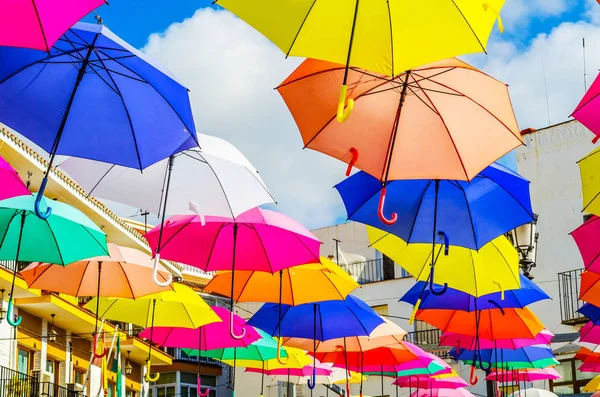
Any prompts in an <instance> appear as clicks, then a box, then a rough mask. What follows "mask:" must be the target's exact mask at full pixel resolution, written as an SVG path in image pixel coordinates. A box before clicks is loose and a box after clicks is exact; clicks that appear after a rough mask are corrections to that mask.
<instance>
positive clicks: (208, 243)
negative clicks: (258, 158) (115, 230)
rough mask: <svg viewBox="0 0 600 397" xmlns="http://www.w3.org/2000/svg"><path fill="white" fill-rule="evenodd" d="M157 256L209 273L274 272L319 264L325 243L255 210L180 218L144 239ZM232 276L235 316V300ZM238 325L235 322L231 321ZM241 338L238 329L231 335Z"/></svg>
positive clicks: (282, 217)
mask: <svg viewBox="0 0 600 397" xmlns="http://www.w3.org/2000/svg"><path fill="white" fill-rule="evenodd" d="M145 238H146V240H147V241H148V243H149V244H150V247H151V248H152V253H153V254H154V255H155V266H158V260H159V258H160V257H162V258H163V259H169V260H172V261H175V262H179V263H184V264H186V265H190V266H194V267H197V268H199V269H202V270H204V271H215V270H231V271H232V272H233V275H235V270H252V271H263V272H269V273H275V272H278V271H281V270H283V269H286V268H289V267H292V266H298V265H303V264H308V263H320V258H319V248H320V246H321V242H320V241H319V239H317V238H316V237H315V236H314V235H313V234H312V233H311V232H310V231H308V229H306V228H305V227H304V226H302V225H301V224H299V223H298V222H296V221H294V220H293V219H291V218H289V217H287V216H285V215H283V214H280V213H278V212H274V211H269V210H263V209H261V208H253V209H251V210H248V211H246V212H244V213H242V214H240V215H239V216H238V217H237V218H235V219H234V218H228V217H217V216H207V217H204V216H202V215H176V216H173V217H171V218H169V219H167V221H166V222H165V223H164V224H163V225H158V226H156V227H155V228H153V229H152V230H150V231H149V232H148V233H146V235H145ZM234 292H235V277H233V276H232V277H231V297H232V298H231V307H230V310H231V313H232V314H231V315H233V304H234V301H233V297H234V296H235V294H234ZM231 324H233V322H231ZM244 330H245V329H244V328H243V329H242V334H241V335H236V334H235V333H234V330H233V328H230V329H229V331H230V332H229V333H230V335H231V337H233V338H236V339H237V338H242V337H243V336H244V332H245V331H244Z"/></svg>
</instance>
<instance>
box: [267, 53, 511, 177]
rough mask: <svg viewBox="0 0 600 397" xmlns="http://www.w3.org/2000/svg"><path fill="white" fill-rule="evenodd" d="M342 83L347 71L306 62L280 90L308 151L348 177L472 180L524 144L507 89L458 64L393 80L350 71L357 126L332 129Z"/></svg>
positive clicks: (447, 63) (417, 70) (430, 67)
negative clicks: (336, 163)
mask: <svg viewBox="0 0 600 397" xmlns="http://www.w3.org/2000/svg"><path fill="white" fill-rule="evenodd" d="M405 54H406V53H405ZM419 65H424V64H423V63H421V64H419ZM413 66H416V65H413ZM405 70H407V69H406V68H403V69H398V70H397V72H401V71H405ZM344 75H345V70H344V67H343V66H342V65H339V64H333V63H329V62H323V61H318V60H315V59H307V60H306V61H304V62H303V63H302V64H301V65H300V66H299V67H298V69H296V70H295V71H294V72H293V73H292V74H291V75H290V76H289V77H288V78H287V79H286V80H285V81H284V82H283V83H281V85H280V86H279V87H278V88H277V90H278V91H279V93H280V94H281V96H282V97H283V99H284V100H285V102H286V104H287V106H288V108H289V109H290V112H291V113H292V115H293V116H294V119H295V121H296V124H297V125H298V128H299V130H300V133H301V135H302V140H303V142H304V145H305V147H308V148H311V149H313V150H317V151H319V152H322V153H325V154H327V155H329V156H332V157H334V158H337V159H339V160H341V161H343V162H346V163H349V169H348V171H350V168H351V167H352V166H356V167H358V168H359V169H361V170H363V171H365V172H367V173H369V174H370V175H372V176H373V177H375V179H376V180H377V181H378V182H379V183H380V184H381V183H382V182H384V183H385V182H387V181H388V180H389V181H391V180H397V179H452V180H470V179H472V178H474V177H475V176H476V175H477V174H478V173H479V172H480V171H482V170H483V169H484V168H485V167H487V166H488V165H489V164H490V163H492V162H494V161H496V160H497V159H498V158H500V157H501V156H502V155H504V154H505V153H507V152H509V151H511V150H512V149H514V148H515V147H517V146H520V145H522V144H523V142H522V138H521V135H520V133H519V128H518V126H517V122H516V119H515V116H514V113H513V109H512V105H511V102H510V97H509V95H508V89H507V86H506V85H505V84H503V83H501V82H500V81H498V80H496V79H494V78H492V77H490V76H488V75H486V74H485V73H483V72H481V71H479V70H477V69H475V68H474V67H472V66H470V65H468V64H466V63H464V62H462V61H460V60H458V59H454V58H451V59H446V60H443V61H439V62H435V63H432V64H428V65H425V66H419V67H416V68H415V69H413V70H410V71H408V72H405V73H402V74H399V75H397V76H395V77H394V78H393V79H389V78H388V77H387V76H384V75H380V74H375V73H371V72H368V71H365V70H361V69H354V68H353V69H351V70H349V72H348V74H347V78H348V81H349V86H350V90H349V92H348V98H350V99H351V100H352V101H354V105H353V107H354V111H353V113H352V122H351V123H343V124H340V123H337V122H332V121H333V120H334V119H335V117H336V112H337V111H338V96H339V85H340V84H342V81H343V78H344ZM365 130H368V131H369V134H364V131H365ZM481 131H485V133H483V134H482V133H481ZM348 174H349V172H348Z"/></svg>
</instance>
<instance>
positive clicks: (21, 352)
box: [17, 348, 31, 374]
mask: <svg viewBox="0 0 600 397" xmlns="http://www.w3.org/2000/svg"><path fill="white" fill-rule="evenodd" d="M30 354H31V352H30V351H29V350H25V349H22V348H19V349H18V352H17V371H19V372H20V373H22V374H29V363H30V360H29V356H30Z"/></svg>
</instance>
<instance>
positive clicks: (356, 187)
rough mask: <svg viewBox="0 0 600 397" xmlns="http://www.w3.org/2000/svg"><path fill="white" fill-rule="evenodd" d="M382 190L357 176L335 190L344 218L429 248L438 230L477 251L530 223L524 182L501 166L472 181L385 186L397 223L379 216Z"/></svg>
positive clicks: (362, 174) (365, 177) (371, 180)
mask: <svg viewBox="0 0 600 397" xmlns="http://www.w3.org/2000/svg"><path fill="white" fill-rule="evenodd" d="M383 187H384V186H382V184H381V182H380V181H379V180H378V179H377V178H374V177H373V176H371V175H369V174H367V173H365V172H358V173H356V174H354V175H352V176H351V177H350V178H347V179H346V180H344V181H343V182H341V183H339V184H338V185H337V186H336V187H335V188H336V189H337V190H338V192H339V194H340V196H341V197H342V200H343V201H344V206H345V207H346V212H347V214H348V219H351V220H353V221H356V222H361V223H364V224H366V225H370V226H373V227H376V228H378V229H381V230H384V231H386V232H389V233H390V234H393V235H396V236H398V237H400V238H401V239H402V240H404V241H405V242H407V243H427V244H429V245H431V244H432V243H433V242H436V243H437V242H438V241H437V238H438V237H437V235H438V232H444V234H445V235H446V236H447V239H448V240H449V243H450V244H452V245H453V246H460V247H465V248H470V249H473V250H479V249H481V248H482V247H483V246H484V245H485V244H487V243H489V242H490V241H492V240H493V239H495V238H496V237H498V236H501V235H503V234H504V233H506V232H508V231H510V230H512V229H514V228H515V227H517V226H520V225H522V224H525V223H529V222H532V221H533V212H532V209H531V200H530V196H529V182H528V181H527V180H526V179H524V178H523V177H521V176H520V175H519V174H517V173H515V172H513V171H511V170H510V169H508V168H506V167H504V166H502V165H500V164H492V165H490V166H489V167H487V168H486V169H485V170H483V171H482V172H481V173H480V174H478V176H477V177H475V178H474V179H473V180H472V181H471V182H462V181H455V180H441V181H440V180H431V179H425V180H397V181H392V182H389V183H387V185H385V188H386V189H387V197H386V203H387V208H388V209H389V211H390V212H391V211H393V212H394V213H396V214H397V219H398V221H397V222H396V223H391V224H390V223H388V224H386V223H384V222H382V220H381V219H380V217H379V216H378V213H379V209H380V206H379V201H380V200H379V198H378V194H379V192H380V190H381V189H382V188H383ZM499 208H502V211H498V209H499ZM433 236H435V238H434V237H433ZM432 240H435V241H432ZM372 241H373V240H372Z"/></svg>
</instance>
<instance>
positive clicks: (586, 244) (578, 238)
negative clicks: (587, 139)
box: [571, 83, 600, 273]
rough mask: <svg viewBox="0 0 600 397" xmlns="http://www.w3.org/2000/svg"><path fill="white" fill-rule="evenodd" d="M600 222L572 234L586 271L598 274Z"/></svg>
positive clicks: (590, 221) (595, 219)
mask: <svg viewBox="0 0 600 397" xmlns="http://www.w3.org/2000/svg"><path fill="white" fill-rule="evenodd" d="M594 84H596V83H594ZM599 103H600V102H599ZM599 133H600V131H599ZM598 220H600V218H599V217H597V216H596V215H594V216H593V217H591V218H590V219H588V220H587V221H586V222H585V223H584V224H583V225H581V226H579V227H578V228H577V229H575V230H573V231H572V232H571V237H573V240H575V244H577V248H579V253H580V254H581V258H582V259H583V264H584V266H585V268H586V270H590V271H593V272H596V273H600V244H598V240H599V239H600V222H599V221H598Z"/></svg>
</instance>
